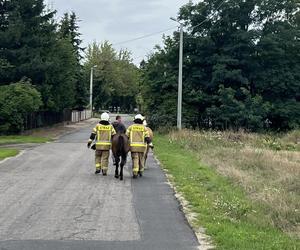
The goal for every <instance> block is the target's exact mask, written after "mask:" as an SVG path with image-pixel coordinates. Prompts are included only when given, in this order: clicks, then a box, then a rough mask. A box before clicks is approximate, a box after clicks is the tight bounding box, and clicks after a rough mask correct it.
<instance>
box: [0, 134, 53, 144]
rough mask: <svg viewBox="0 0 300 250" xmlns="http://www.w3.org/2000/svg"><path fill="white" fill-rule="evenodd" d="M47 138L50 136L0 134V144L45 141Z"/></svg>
mask: <svg viewBox="0 0 300 250" xmlns="http://www.w3.org/2000/svg"><path fill="white" fill-rule="evenodd" d="M49 140H50V138H47V137H35V136H27V135H11V136H0V145H1V144H2V145H3V144H19V143H45V142H47V141H49Z"/></svg>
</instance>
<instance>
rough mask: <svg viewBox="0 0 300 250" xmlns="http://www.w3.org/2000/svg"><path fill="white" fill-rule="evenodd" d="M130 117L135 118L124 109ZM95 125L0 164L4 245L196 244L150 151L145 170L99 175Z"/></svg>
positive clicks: (10, 249) (5, 249)
mask: <svg viewBox="0 0 300 250" xmlns="http://www.w3.org/2000/svg"><path fill="white" fill-rule="evenodd" d="M125 120H126V121H125V123H126V125H128V124H129V120H131V118H130V117H129V116H127V117H125ZM91 129H92V126H88V127H85V128H81V129H80V130H76V131H74V133H71V134H68V135H66V136H63V137H61V138H60V139H59V140H58V141H56V142H52V143H46V144H42V145H39V146H37V147H34V148H29V149H27V150H25V152H24V153H23V154H22V155H20V156H19V157H16V158H11V159H9V160H7V161H4V162H2V163H1V164H0V249H1V250H15V249H22V250H23V249H24V250H34V249H45V250H48V249H49V250H50V249H51V250H52V249H56V250H57V249H66V250H68V249H78V250H79V249H80V250H81V249H149V250H150V249H172V250H174V249H197V248H198V245H199V243H198V241H197V239H196V236H195V234H194V232H193V231H192V230H191V228H190V226H189V225H188V223H187V221H186V219H185V217H184V215H183V214H182V212H181V211H180V205H179V203H178V202H177V200H176V199H175V197H174V193H173V190H172V189H171V188H170V187H169V185H168V184H167V181H166V177H165V175H164V174H163V172H162V170H161V169H160V167H159V165H158V163H157V162H156V161H155V159H154V157H153V155H152V154H151V155H150V157H149V158H148V164H147V165H148V170H146V172H145V175H144V177H142V178H139V179H136V180H135V179H132V178H131V175H130V172H131V171H130V170H131V160H130V156H129V157H128V162H127V164H126V166H125V169H124V181H119V180H117V179H115V178H114V177H113V172H114V167H113V166H112V163H111V162H110V167H109V174H108V176H101V175H94V152H93V151H92V150H88V149H87V147H86V141H87V139H88V138H89V135H90V132H91Z"/></svg>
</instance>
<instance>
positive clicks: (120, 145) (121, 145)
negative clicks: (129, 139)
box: [118, 135, 124, 154]
mask: <svg viewBox="0 0 300 250" xmlns="http://www.w3.org/2000/svg"><path fill="white" fill-rule="evenodd" d="M123 151H124V138H123V136H122V135H120V136H119V141H118V152H119V153H120V154H122V153H123Z"/></svg>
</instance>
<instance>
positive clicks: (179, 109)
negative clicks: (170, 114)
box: [170, 17, 183, 130]
mask: <svg viewBox="0 0 300 250" xmlns="http://www.w3.org/2000/svg"><path fill="white" fill-rule="evenodd" d="M170 19H171V20H172V21H175V22H177V23H179V24H180V42H179V65H178V66H179V69H178V103H177V128H178V129H179V130H181V129H182V67H183V23H180V22H178V21H177V19H176V18H174V17H171V18H170Z"/></svg>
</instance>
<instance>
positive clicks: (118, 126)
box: [112, 115, 126, 134]
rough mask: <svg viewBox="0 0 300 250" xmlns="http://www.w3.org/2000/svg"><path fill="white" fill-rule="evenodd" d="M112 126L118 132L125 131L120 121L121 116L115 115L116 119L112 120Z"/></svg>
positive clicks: (123, 132) (122, 132)
mask: <svg viewBox="0 0 300 250" xmlns="http://www.w3.org/2000/svg"><path fill="white" fill-rule="evenodd" d="M112 125H113V127H114V129H115V130H116V132H117V133H118V134H125V133H126V127H125V125H124V124H123V123H122V118H121V116H119V115H117V117H116V121H114V122H113V124H112Z"/></svg>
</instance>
